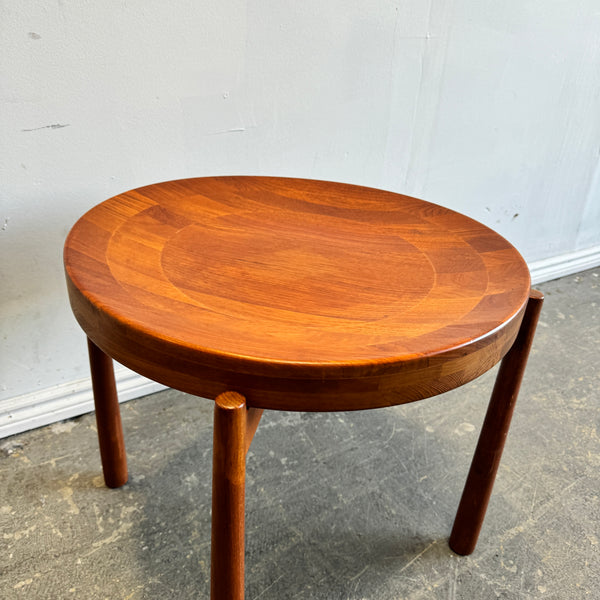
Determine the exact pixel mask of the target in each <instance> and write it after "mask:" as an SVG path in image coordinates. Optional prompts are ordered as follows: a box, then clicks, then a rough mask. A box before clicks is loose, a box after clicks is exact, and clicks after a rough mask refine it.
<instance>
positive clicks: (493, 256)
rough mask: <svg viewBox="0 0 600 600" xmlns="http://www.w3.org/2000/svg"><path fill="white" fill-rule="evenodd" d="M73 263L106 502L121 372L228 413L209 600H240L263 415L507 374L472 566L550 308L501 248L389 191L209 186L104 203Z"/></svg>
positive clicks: (473, 520) (494, 409) (114, 459)
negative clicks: (254, 451)
mask: <svg viewBox="0 0 600 600" xmlns="http://www.w3.org/2000/svg"><path fill="white" fill-rule="evenodd" d="M64 256H65V268H66V273H67V283H68V289H69V296H70V301H71V306H72V308H73V312H74V313H75V316H76V318H77V320H78V321H79V324H80V325H81V327H82V328H83V330H84V331H85V333H86V334H87V336H88V343H89V353H90V363H91V372H92V380H93V387H94V398H95V405H96V418H97V422H98V436H99V440H100V452H101V456H102V465H103V471H104V477H105V481H106V484H107V485H108V486H109V487H119V486H122V485H123V484H124V483H126V481H127V462H126V457H125V446H124V442H123V433H122V429H121V420H120V414H119V406H118V402H117V394H116V389H115V381H114V375H113V367H112V358H114V359H116V360H118V361H119V362H121V363H122V364H124V365H126V366H127V367H129V368H131V369H133V370H134V371H136V372H138V373H140V374H142V375H145V376H147V377H150V378H151V379H154V380H156V381H158V382H160V383H163V384H165V385H167V386H169V387H173V388H176V389H178V390H182V391H184V392H188V393H190V394H195V395H198V396H203V397H207V398H213V399H215V414H214V434H213V435H214V442H213V450H214V453H213V484H212V485H213V500H212V557H211V597H212V599H213V600H240V599H242V598H243V597H244V489H245V462H246V453H247V451H248V448H249V447H250V444H251V442H252V437H253V435H254V432H255V431H256V428H257V426H258V423H259V420H260V417H261V414H262V411H263V409H271V410H294V411H337V410H358V409H367V408H378V407H384V406H391V405H395V404H403V403H407V402H413V401H415V400H422V399H424V398H428V397H430V396H434V395H436V394H440V393H442V392H445V391H447V390H450V389H453V388H456V387H458V386H460V385H463V384H464V383H467V382H468V381H471V380H472V379H474V378H475V377H477V376H479V375H481V374H482V373H484V372H485V371H487V370H488V369H490V368H491V367H492V366H493V365H495V364H496V363H497V362H498V361H500V360H501V359H502V364H501V366H500V370H499V373H498V377H497V380H496V385H495V387H494V390H493V393H492V398H491V401H490V405H489V408H488V412H487V416H486V418H485V421H484V424H483V428H482V432H481V435H480V439H479V443H478V445H477V449H476V451H475V456H474V458H473V463H472V465H471V469H470V472H469V475H468V478H467V482H466V485H465V489H464V492H463V495H462V499H461V501H460V505H459V508H458V513H457V516H456V520H455V522H454V528H453V530H452V534H451V536H450V546H451V547H452V549H453V550H454V551H455V552H457V553H458V554H469V553H470V552H472V551H473V549H474V548H475V544H476V542H477V537H478V535H479V530H480V528H481V525H482V522H483V518H484V515H485V511H486V507H487V503H488V499H489V497H490V494H491V490H492V485H493V483H494V478H495V475H496V471H497V468H498V464H499V462H500V456H501V453H502V449H503V446H504V440H505V438H506V435H507V433H508V428H509V424H510V419H511V415H512V411H513V407H514V404H515V401H516V397H517V394H518V391H519V386H520V383H521V379H522V376H523V372H524V370H525V364H526V361H527V356H528V353H529V349H530V346H531V343H532V340H533V335H534V331H535V327H536V323H537V319H538V316H539V312H540V309H541V306H542V301H543V296H542V295H541V294H540V293H539V292H537V291H535V290H531V289H530V278H529V271H528V269H527V265H526V264H525V262H524V260H523V259H522V257H521V256H520V254H519V253H518V252H517V251H516V250H515V248H514V247H513V246H511V245H510V244H509V243H508V242H507V241H506V240H505V239H504V238H502V237H501V236H499V235H498V234H496V233H494V232H493V231H492V230H490V229H488V228H487V227H485V226H484V225H482V224H480V223H478V222H476V221H474V220H472V219H470V218H468V217H466V216H463V215H461V214H458V213H456V212H453V211H451V210H448V209H446V208H442V207H441V206H437V205H435V204H430V203H428V202H424V201H422V200H417V199H415V198H410V197H407V196H402V195H399V194H394V193H391V192H385V191H381V190H376V189H371V188H364V187H358V186H352V185H346V184H340V183H330V182H323V181H312V180H302V179H285V178H269V177H212V178H199V179H187V180H180V181H171V182H167V183H159V184H155V185H150V186H147V187H143V188H139V189H136V190H132V191H129V192H127V193H124V194H121V195H119V196H116V197H114V198H111V199H110V200H107V201H105V202H103V203H101V204H99V205H98V206H96V207H95V208H93V209H91V210H90V211H89V212H88V213H86V214H85V215H84V216H83V217H82V218H81V219H80V220H79V221H78V222H77V223H76V225H75V226H74V227H73V229H72V230H71V232H70V234H69V236H68V238H67V241H66V244H65V255H64Z"/></svg>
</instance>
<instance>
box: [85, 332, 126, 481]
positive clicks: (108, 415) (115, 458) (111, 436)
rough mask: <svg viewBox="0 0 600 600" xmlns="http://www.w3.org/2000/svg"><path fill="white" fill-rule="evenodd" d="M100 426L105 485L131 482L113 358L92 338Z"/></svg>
mask: <svg viewBox="0 0 600 600" xmlns="http://www.w3.org/2000/svg"><path fill="white" fill-rule="evenodd" d="M88 352H89V357H90V371H91V374H92V388H93V391H94V404H95V408H96V425H97V427H98V441H99V444H100V457H101V459H102V471H103V473H104V482H105V483H106V485H107V486H108V487H110V488H117V487H121V486H122V485H124V484H125V483H127V478H128V476H127V455H126V453H125V441H124V439H123V427H122V425H121V412H120V410H119V401H118V399H117V388H116V385H115V373H114V369H113V362H112V359H111V358H110V357H109V356H107V355H106V354H104V352H102V350H100V348H98V347H97V346H96V345H95V344H94V343H93V342H92V341H91V340H89V339H88Z"/></svg>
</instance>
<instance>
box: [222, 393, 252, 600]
mask: <svg viewBox="0 0 600 600" xmlns="http://www.w3.org/2000/svg"><path fill="white" fill-rule="evenodd" d="M256 424H258V422H257V423H256ZM246 428H247V409H246V401H245V399H244V397H243V396H241V395H240V394H237V393H235V392H225V393H223V394H221V395H220V396H218V397H217V399H216V400H215V421H214V432H213V484H212V486H213V487H212V545H211V600H243V598H244V497H245V486H246V440H245V437H246Z"/></svg>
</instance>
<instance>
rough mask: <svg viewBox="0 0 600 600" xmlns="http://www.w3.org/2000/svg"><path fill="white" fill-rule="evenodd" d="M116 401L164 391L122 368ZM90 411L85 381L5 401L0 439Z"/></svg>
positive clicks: (553, 264)
mask: <svg viewBox="0 0 600 600" xmlns="http://www.w3.org/2000/svg"><path fill="white" fill-rule="evenodd" d="M598 266H600V246H595V247H593V248H588V249H586V250H580V251H578V252H571V253H569V254H561V255H560V256H555V257H553V258H546V259H544V260H539V261H536V262H533V263H531V264H530V265H529V269H530V271H531V279H532V281H533V283H534V284H539V283H542V282H544V281H550V280H552V279H558V278H559V277H564V276H566V275H572V274H573V273H578V272H579V271H584V270H586V269H592V268H594V267H598ZM115 378H116V380H117V390H118V393H119V401H120V402H125V401H126V400H132V399H133V398H139V397H140V396H145V395H147V394H152V393H154V392H158V391H160V390H163V389H165V386H163V385H161V384H159V383H156V382H154V381H150V380H149V379H146V378H145V377H142V376H141V375H137V374H136V373H134V372H133V371H130V370H129V369H125V368H124V367H121V368H118V369H116V370H115ZM92 410H94V401H93V394H92V384H91V381H90V379H89V378H86V379H79V380H77V381H73V382H71V383H65V384H62V385H57V386H54V387H51V388H47V389H43V390H39V391H36V392H32V393H30V394H25V395H23V396H17V397H15V398H9V399H8V400H4V401H2V402H0V438H4V437H7V436H9V435H14V434H17V433H22V432H23V431H27V430H29V429H35V428H36V427H41V426H42V425H48V424H50V423H55V422H56V421H62V420H63V419H70V418H71V417H76V416H79V415H82V414H84V413H87V412H90V411H92Z"/></svg>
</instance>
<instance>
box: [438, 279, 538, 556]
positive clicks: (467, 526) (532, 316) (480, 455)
mask: <svg viewBox="0 0 600 600" xmlns="http://www.w3.org/2000/svg"><path fill="white" fill-rule="evenodd" d="M543 300H544V296H543V294H542V293H541V292H538V291H537V290H531V293H530V296H529V302H528V304H527V309H526V311H525V315H524V317H523V322H522V323H521V328H520V329H519V333H518V335H517V339H516V340H515V342H514V344H513V346H512V348H511V349H510V350H509V351H508V353H507V354H506V356H505V357H504V358H503V360H502V363H501V365H500V370H499V371H498V375H497V377H496V383H495V385H494V391H493V392H492V397H491V400H490V404H489V406H488V410H487V414H486V416H485V420H484V422H483V427H482V429H481V434H480V436H479V442H478V443H477V448H476V450H475V455H474V457H473V462H472V463H471V469H470V470H469V475H468V477H467V482H466V484H465V488H464V490H463V494H462V498H461V500H460V504H459V506H458V511H457V513H456V518H455V520H454V527H453V528H452V533H451V535H450V540H449V544H450V547H451V548H452V550H454V552H456V553H457V554H463V555H466V554H471V552H473V550H474V549H475V545H476V544H477V538H478V537H479V532H480V530H481V526H482V524H483V519H484V517H485V511H486V509H487V505H488V501H489V499H490V495H491V493H492V487H493V485H494V479H495V477H496V471H497V470H498V465H499V464H500V458H501V456H502V450H503V448H504V442H505V440H506V436H507V435H508V428H509V426H510V420H511V417H512V413H513V410H514V407H515V402H516V400H517V395H518V393H519V388H520V386H521V381H522V379H523V373H524V372H525V365H526V364H527V357H528V355H529V350H530V348H531V344H532V342H533V336H534V334H535V328H536V325H537V321H538V317H539V315H540V311H541V309H542V303H543Z"/></svg>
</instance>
